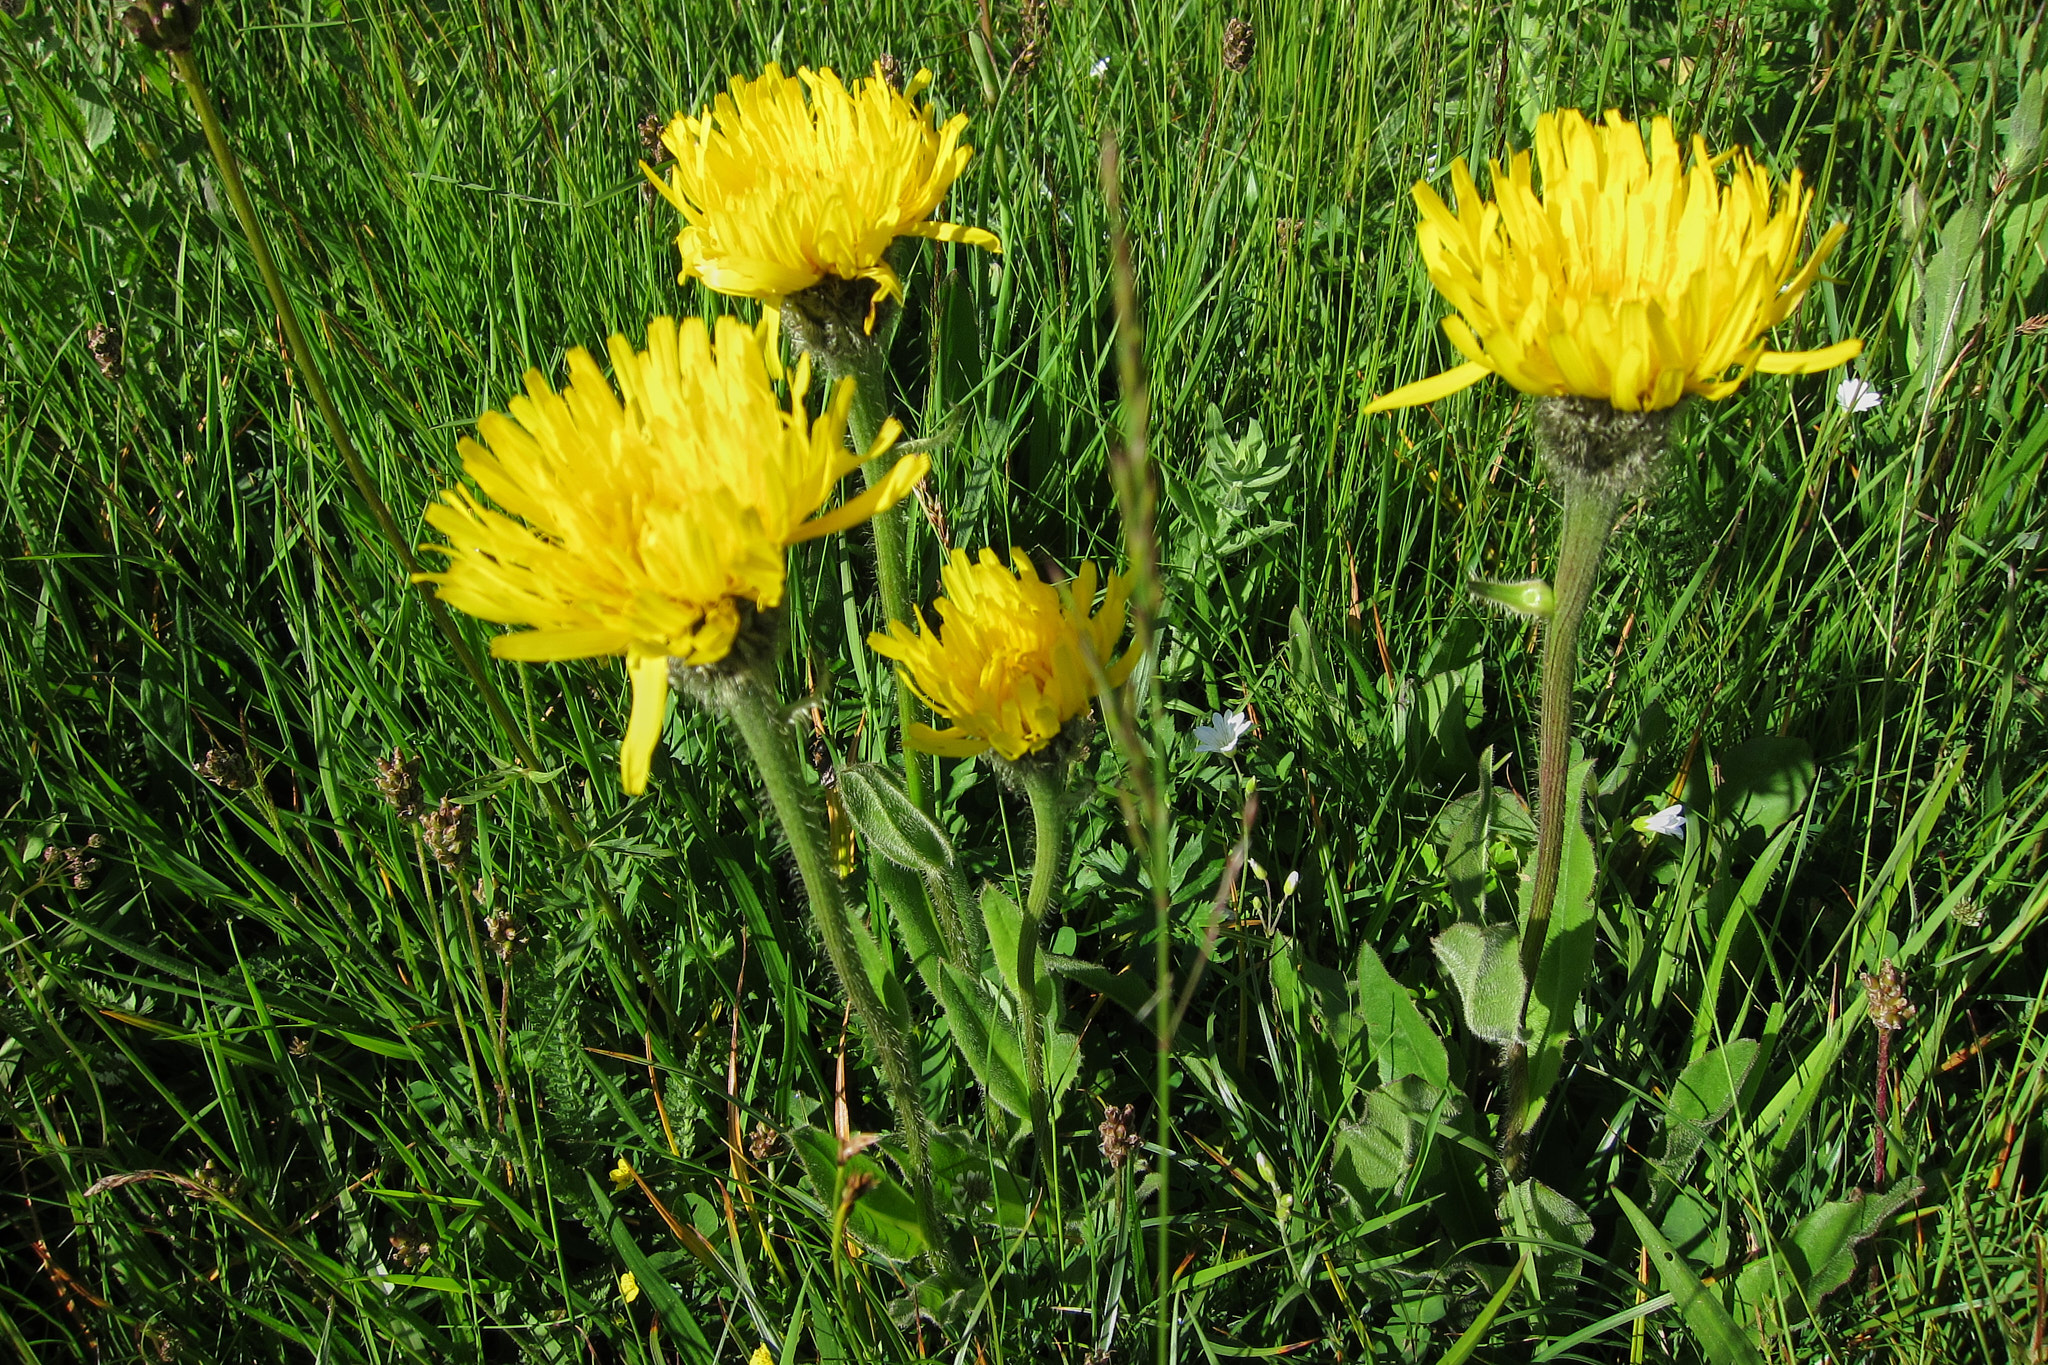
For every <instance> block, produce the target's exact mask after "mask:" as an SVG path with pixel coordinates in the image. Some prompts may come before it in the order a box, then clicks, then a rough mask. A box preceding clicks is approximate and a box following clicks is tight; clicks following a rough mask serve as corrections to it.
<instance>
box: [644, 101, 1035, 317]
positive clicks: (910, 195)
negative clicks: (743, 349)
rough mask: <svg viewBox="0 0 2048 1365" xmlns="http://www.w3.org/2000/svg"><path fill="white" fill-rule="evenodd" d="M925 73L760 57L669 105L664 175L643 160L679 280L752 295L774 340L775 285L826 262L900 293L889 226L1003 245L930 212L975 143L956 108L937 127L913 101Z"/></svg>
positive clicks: (830, 268)
mask: <svg viewBox="0 0 2048 1365" xmlns="http://www.w3.org/2000/svg"><path fill="white" fill-rule="evenodd" d="M931 79H932V73H931V72H929V71H920V72H918V73H917V75H916V77H914V78H913V79H912V80H911V82H910V84H909V87H908V88H907V89H905V90H902V91H898V90H897V89H896V88H895V87H894V86H892V85H890V84H889V82H888V81H887V80H885V79H884V78H883V76H882V72H881V67H880V66H879V64H878V65H877V66H876V68H875V72H874V74H873V75H871V76H869V77H868V78H867V79H865V80H862V81H858V82H856V83H855V85H854V88H853V89H852V90H850V91H849V90H848V89H847V88H846V86H845V85H844V84H843V83H842V82H841V81H840V79H839V77H838V76H837V75H835V74H834V73H833V72H832V70H831V69H830V68H829V67H828V68H825V69H822V70H818V71H812V70H811V69H810V68H808V67H799V68H798V69H797V73H796V75H795V76H793V77H792V76H785V75H783V74H782V69H781V68H780V67H779V66H776V65H775V64H773V63H770V64H769V66H768V69H767V70H766V71H764V72H762V73H761V75H760V77H759V78H758V79H755V80H751V81H750V80H747V79H746V78H745V77H742V76H735V77H733V78H732V82H731V89H730V92H729V93H727V94H723V95H720V96H719V97H718V98H717V99H716V100H714V101H713V102H712V104H711V105H710V107H709V108H707V109H705V110H703V111H702V112H701V113H700V114H698V115H697V116H696V117H691V116H690V115H688V114H677V115H676V116H675V118H674V119H673V120H672V121H671V122H670V123H669V125H668V128H667V129H666V130H665V131H664V132H663V133H662V135H661V136H662V141H663V143H665V144H666V145H667V147H668V150H669V152H670V153H671V154H672V155H673V156H674V157H675V161H674V163H673V164H672V165H671V166H670V167H669V170H668V175H667V178H666V179H664V178H662V177H661V176H658V175H656V174H655V172H653V171H652V170H649V171H647V174H648V176H649V178H651V179H652V180H653V181H654V183H655V186H656V188H658V189H659V190H660V191H661V192H662V194H663V195H664V196H666V197H667V199H668V201H669V202H670V203H671V204H674V205H675V206H676V208H677V209H678V210H679V211H681V213H682V215H683V220H684V222H685V224H686V226H685V227H684V228H683V230H682V232H681V234H680V235H679V236H677V238H676V246H677V247H678V248H679V249H680V250H681V252H682V256H683V271H682V275H681V276H680V277H679V278H680V280H681V281H682V282H683V283H686V284H687V283H688V282H689V281H691V280H693V279H698V280H702V281H704V283H705V284H707V285H709V286H710V287H711V288H713V289H715V290H717V291H718V292H719V293H721V294H734V295H738V296H740V297H743V298H750V299H759V300H761V302H762V304H763V306H764V308H765V310H766V315H765V316H764V318H763V322H764V324H765V326H766V330H767V340H768V341H769V343H770V344H772V343H773V341H774V330H773V329H774V326H775V319H776V316H777V314H778V312H779V310H780V308H781V304H782V300H783V298H784V297H786V296H787V295H790V294H794V293H796V292H797V291H798V290H800V289H807V288H809V287H810V286H811V285H814V284H816V283H817V282H818V281H819V280H821V279H823V278H824V277H825V276H827V275H837V276H839V277H840V278H842V279H848V280H873V281H874V282H875V286H876V289H875V299H876V300H877V301H878V302H879V301H880V300H881V299H882V298H885V297H891V296H893V297H895V298H899V299H900V298H901V297H902V296H903V285H902V282H901V281H900V280H898V279H897V277H896V272H895V271H894V270H892V269H890V267H889V263H888V262H887V261H885V260H883V259H882V253H883V252H885V251H887V250H888V249H889V244H890V243H891V242H893V241H895V240H896V239H897V238H898V237H905V236H908V237H932V238H936V239H938V240H939V241H942V242H964V243H966V244H968V245H970V246H982V247H987V248H988V249H990V250H991V251H1000V250H1002V245H1001V243H1000V242H998V241H997V240H996V237H995V234H993V233H990V232H986V231H984V230H982V229H981V228H975V227H961V226H959V225H958V224H954V223H935V222H932V221H930V220H931V216H932V214H933V212H935V211H936V210H937V209H938V206H939V201H940V200H942V199H944V198H945V197H946V191H947V190H948V189H950V188H951V187H952V184H953V181H954V180H955V179H956V178H958V176H959V175H960V172H961V171H963V170H965V169H966V167H967V161H968V158H969V157H971V156H973V155H974V149H973V148H972V147H968V146H966V145H964V144H963V143H962V142H961V141H960V134H961V133H962V132H964V131H965V130H966V128H967V116H966V115H965V114H955V115H954V116H953V117H952V118H950V119H948V120H947V121H946V126H945V127H943V128H941V127H939V126H938V120H937V116H936V115H935V114H934V113H933V112H932V110H931V108H930V107H929V106H926V107H924V108H920V107H919V106H918V104H917V101H916V96H917V95H918V94H920V93H921V92H922V91H923V90H924V88H925V87H926V86H927V85H930V84H931ZM806 92H808V98H806ZM868 321H869V323H870V325H872V324H873V321H874V316H873V314H872V312H870V314H869V318H868Z"/></svg>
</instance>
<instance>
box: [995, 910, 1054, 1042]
mask: <svg viewBox="0 0 2048 1365" xmlns="http://www.w3.org/2000/svg"><path fill="white" fill-rule="evenodd" d="M981 922H982V924H983V926H984V927H985V928H986V929H987V930H988V946H989V948H990V949H991V950H992V951H993V952H994V953H995V956H996V969H997V970H998V971H1000V972H1001V973H1002V976H1003V986H1004V988H1005V989H1007V990H1008V991H1009V992H1010V998H1011V999H1012V1000H1018V999H1022V998H1023V997H1022V990H1023V986H1022V983H1020V982H1019V981H1018V980H1017V946H1018V944H1019V942H1020V941H1021V940H1020V935H1021V934H1022V933H1023V930H1024V912H1023V911H1022V910H1020V909H1018V908H1017V902H1015V901H1013V900H1011V899H1010V898H1009V896H1008V895H1007V894H1005V893H1004V892H1003V890H1002V889H1001V888H1000V887H997V886H995V885H994V884H993V883H991V884H990V885H988V886H985V887H983V888H982V889H981ZM1032 972H1033V975H1034V977H1035V980H1034V981H1033V983H1032V984H1033V985H1035V986H1036V987H1037V989H1038V1008H1039V1010H1040V1011H1041V1012H1045V1013H1049V1012H1050V1011H1051V1009H1052V1002H1053V989H1052V976H1051V973H1050V972H1048V971H1047V969H1046V965H1045V954H1044V953H1042V952H1041V953H1035V954H1033V955H1032Z"/></svg>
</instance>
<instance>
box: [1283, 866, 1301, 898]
mask: <svg viewBox="0 0 2048 1365" xmlns="http://www.w3.org/2000/svg"><path fill="white" fill-rule="evenodd" d="M1300 885H1301V874H1300V873H1299V872H1290V873H1288V874H1287V880H1286V881H1285V882H1283V883H1282V884H1281V887H1280V894H1281V895H1283V896H1291V895H1293V894H1294V888H1295V887H1297V886H1300Z"/></svg>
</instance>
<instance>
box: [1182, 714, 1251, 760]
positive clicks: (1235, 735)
mask: <svg viewBox="0 0 2048 1365" xmlns="http://www.w3.org/2000/svg"><path fill="white" fill-rule="evenodd" d="M1251 728H1252V721H1251V717H1250V716H1248V715H1246V714H1245V713H1244V712H1243V711H1218V712H1216V714H1214V715H1212V716H1210V717H1209V723H1208V724H1206V725H1197V726H1196V727H1195V729H1194V736H1195V752H1196V753H1198V754H1227V753H1231V752H1233V751H1234V750H1235V749H1236V748H1237V742H1238V741H1239V740H1241V739H1243V738H1244V737H1245V735H1246V734H1247V733H1248V732H1249V731H1250V730H1251Z"/></svg>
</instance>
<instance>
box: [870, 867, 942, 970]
mask: <svg viewBox="0 0 2048 1365" xmlns="http://www.w3.org/2000/svg"><path fill="white" fill-rule="evenodd" d="M868 876H869V877H870V878H871V879H872V880H873V881H874V883H875V885H876V886H877V887H879V888H880V889H881V892H882V900H883V901H884V902H885V903H886V904H887V905H888V907H889V918H890V925H891V927H892V928H893V929H894V930H895V932H896V938H897V940H898V941H899V942H900V943H902V945H903V948H904V951H905V952H907V953H909V954H910V964H911V966H913V967H915V968H916V969H917V974H918V976H919V978H920V979H921V980H923V982H924V984H925V989H926V990H928V991H930V992H931V993H932V994H933V995H934V996H936V995H937V994H938V993H939V987H938V976H937V973H938V967H939V963H941V962H942V961H944V960H945V957H946V951H945V941H944V939H943V938H942V937H941V936H940V933H939V923H938V920H937V918H936V917H935V916H934V915H933V914H932V905H931V901H930V899H929V898H928V896H927V894H926V891H925V881H924V878H922V877H920V876H918V875H917V874H916V873H915V872H912V871H911V870H910V869H909V868H907V867H902V866H900V865H898V864H896V863H893V862H891V861H889V860H888V859H887V858H878V859H872V860H870V861H869V863H868Z"/></svg>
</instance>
